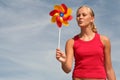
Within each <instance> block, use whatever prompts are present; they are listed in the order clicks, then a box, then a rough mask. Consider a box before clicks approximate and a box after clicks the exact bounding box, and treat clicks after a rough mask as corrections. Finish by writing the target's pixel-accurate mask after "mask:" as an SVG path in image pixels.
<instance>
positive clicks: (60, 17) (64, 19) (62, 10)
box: [49, 4, 72, 48]
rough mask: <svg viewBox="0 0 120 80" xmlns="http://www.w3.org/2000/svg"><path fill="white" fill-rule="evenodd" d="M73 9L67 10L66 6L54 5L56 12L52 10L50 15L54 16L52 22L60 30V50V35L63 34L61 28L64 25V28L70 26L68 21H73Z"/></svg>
mask: <svg viewBox="0 0 120 80" xmlns="http://www.w3.org/2000/svg"><path fill="white" fill-rule="evenodd" d="M71 14H72V9H71V8H67V6H66V5H65V4H61V5H54V10H52V11H51V12H50V13H49V15H50V16H52V18H51V22H53V23H56V24H57V26H58V28H59V39H58V40H59V41H58V48H60V34H61V27H62V24H63V25H64V26H68V25H69V23H68V21H70V20H72V15H71Z"/></svg>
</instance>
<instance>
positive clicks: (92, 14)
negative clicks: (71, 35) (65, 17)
mask: <svg viewBox="0 0 120 80" xmlns="http://www.w3.org/2000/svg"><path fill="white" fill-rule="evenodd" d="M83 7H85V8H87V9H89V11H90V15H91V16H92V17H95V14H94V11H93V10H92V8H90V7H88V6H86V5H83V6H80V7H79V8H78V9H77V12H78V10H79V9H81V8H83ZM91 29H92V31H93V32H95V33H97V28H96V26H95V24H94V23H91Z"/></svg>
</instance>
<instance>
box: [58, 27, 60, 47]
mask: <svg viewBox="0 0 120 80" xmlns="http://www.w3.org/2000/svg"><path fill="white" fill-rule="evenodd" d="M58 35H59V36H58V48H59V49H60V38H61V28H59V33H58Z"/></svg>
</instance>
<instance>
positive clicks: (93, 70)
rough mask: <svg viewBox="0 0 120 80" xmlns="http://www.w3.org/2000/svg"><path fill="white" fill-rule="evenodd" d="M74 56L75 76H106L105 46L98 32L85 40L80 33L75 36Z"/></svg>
mask: <svg viewBox="0 0 120 80" xmlns="http://www.w3.org/2000/svg"><path fill="white" fill-rule="evenodd" d="M74 57H75V67H74V70H73V76H72V77H73V78H104V79H105V78H106V72H105V67H104V46H103V44H102V42H101V40H100V35H99V34H98V33H95V36H94V38H93V39H92V40H90V41H83V40H81V39H80V38H79V36H78V35H77V36H75V37H74Z"/></svg>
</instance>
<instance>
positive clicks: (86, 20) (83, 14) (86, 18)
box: [76, 7, 94, 28]
mask: <svg viewBox="0 0 120 80" xmlns="http://www.w3.org/2000/svg"><path fill="white" fill-rule="evenodd" d="M76 20H77V23H78V25H79V26H80V27H81V28H82V27H87V26H89V25H91V23H93V21H94V17H93V16H92V15H91V11H90V9H89V8H87V7H82V8H80V9H78V11H77V15H76Z"/></svg>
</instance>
